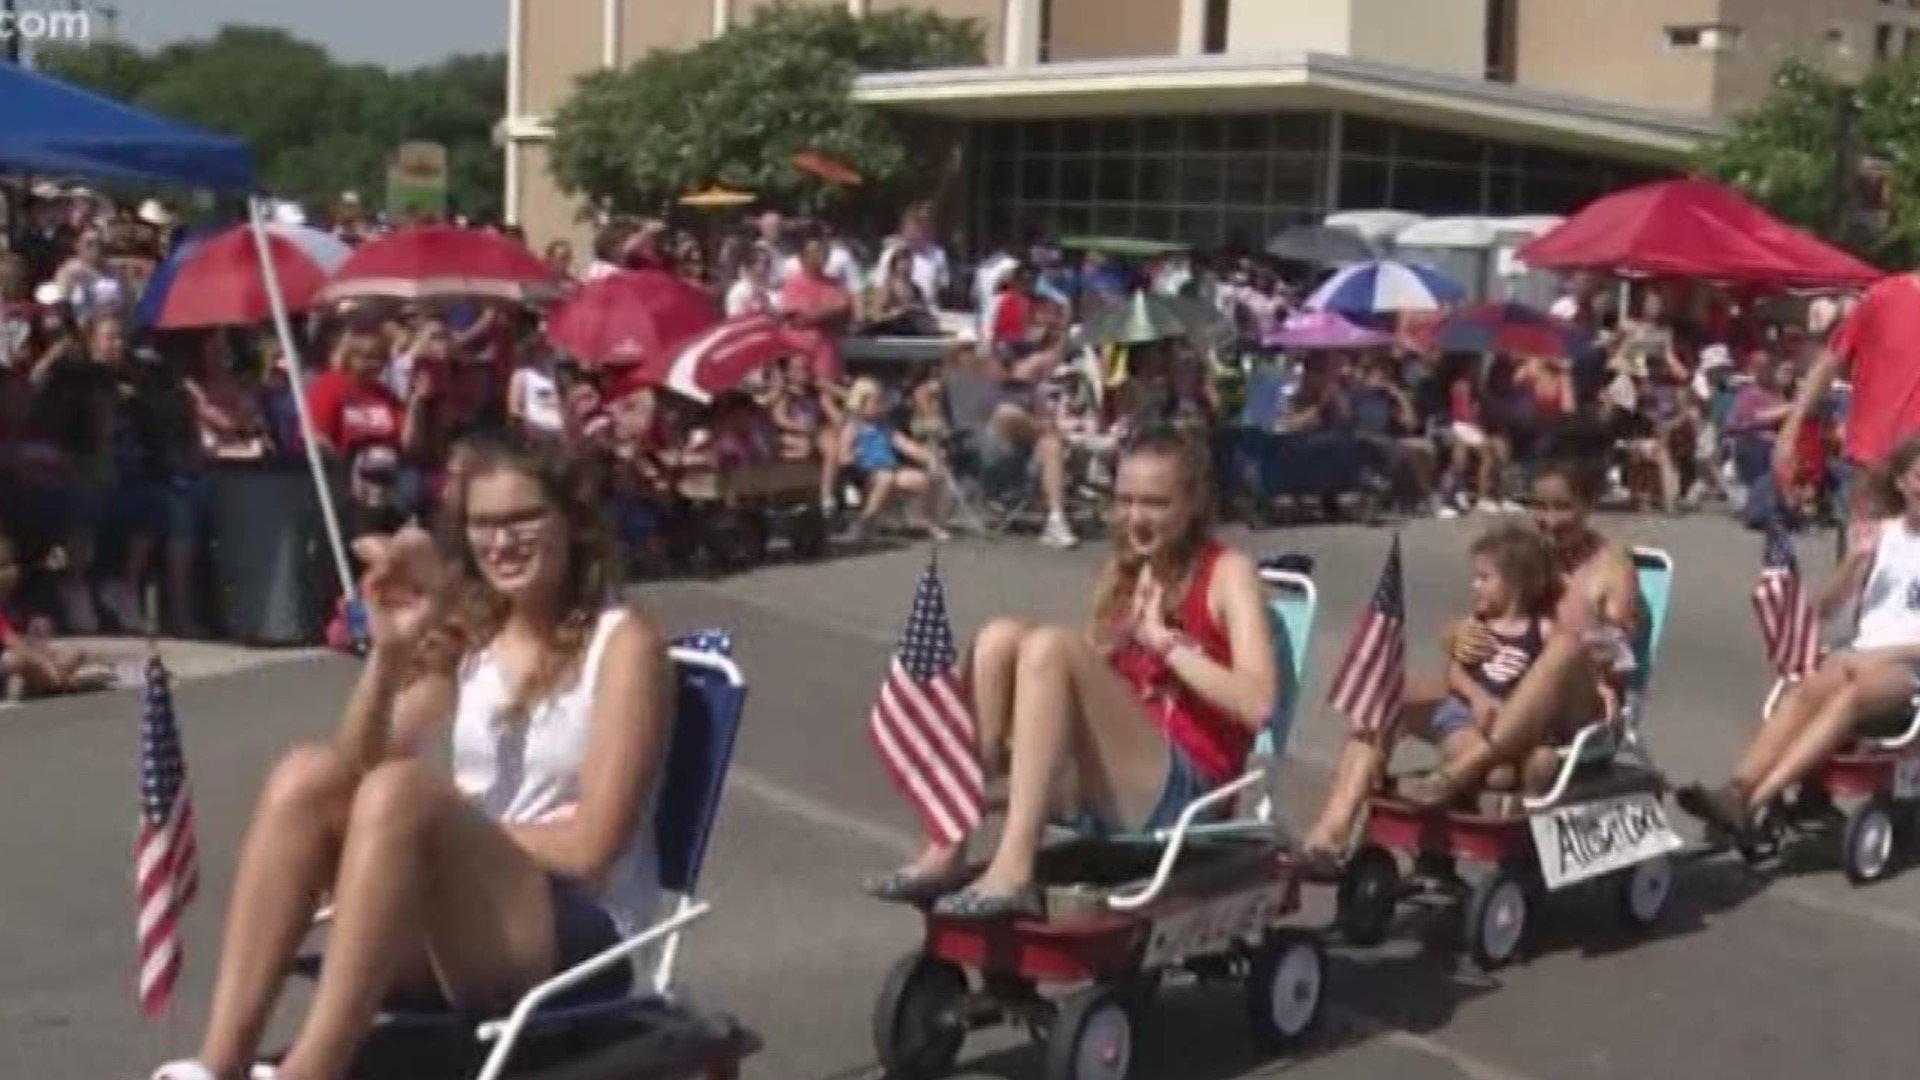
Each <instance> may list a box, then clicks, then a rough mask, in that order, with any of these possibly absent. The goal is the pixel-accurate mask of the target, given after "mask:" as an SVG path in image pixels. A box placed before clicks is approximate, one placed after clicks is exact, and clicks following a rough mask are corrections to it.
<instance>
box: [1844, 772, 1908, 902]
mask: <svg viewBox="0 0 1920 1080" xmlns="http://www.w3.org/2000/svg"><path fill="white" fill-rule="evenodd" d="M1895 822H1896V819H1895V814H1894V807H1893V800H1892V799H1889V798H1888V797H1887V796H1886V795H1884V794H1881V795H1875V796H1874V797H1873V798H1871V799H1868V800H1867V801H1866V802H1863V803H1861V804H1860V805H1859V806H1857V807H1855V808H1854V810H1853V813H1851V814H1848V815H1847V826H1846V829H1845V831H1844V832H1842V833H1841V834H1840V868H1841V869H1842V870H1844V871H1846V874H1847V880H1848V881H1851V882H1853V883H1854V884H1855V885H1870V884H1872V883H1874V882H1876V881H1879V880H1880V879H1881V878H1884V877H1886V876H1887V875H1888V874H1890V873H1892V872H1893V868H1894V865H1895V864H1896V863H1897V862H1898V861H1899V856H1900V840H1901V836H1900V830H1899V828H1898V827H1897V826H1896V823H1895Z"/></svg>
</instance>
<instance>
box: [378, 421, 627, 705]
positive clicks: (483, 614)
mask: <svg viewBox="0 0 1920 1080" xmlns="http://www.w3.org/2000/svg"><path fill="white" fill-rule="evenodd" d="M454 460H455V461H457V462H458V468H452V469H450V470H449V474H448V477H447V487H446V493H445V502H444V507H443V511H442V513H441V517H440V522H439V525H440V528H439V533H440V537H439V539H440V544H441V548H442V550H443V551H444V552H446V553H447V554H448V555H449V556H450V557H452V558H453V559H454V560H455V561H457V563H458V565H459V568H460V570H459V575H458V579H457V581H456V583H455V584H454V586H453V588H454V589H455V595H454V596H453V597H452V602H451V603H450V604H449V605H448V610H447V616H446V618H445V619H444V620H443V621H442V622H441V624H440V625H439V626H438V627H436V628H435V629H434V630H433V631H432V632H431V633H430V634H429V635H428V636H427V639H426V642H425V644H424V645H423V646H422V648H421V651H420V656H419V660H418V663H417V668H416V674H421V675H424V674H428V673H435V674H446V675H455V676H457V673H458V671H459V668H460V666H461V664H462V663H464V662H465V661H466V660H467V659H468V658H469V657H470V656H472V655H473V654H474V653H476V652H478V651H479V650H481V649H483V648H485V647H486V645H487V643H488V642H490V641H492V640H493V638H494V637H495V635H497V634H498V633H499V632H500V628H501V627H502V626H503V625H504V624H505V623H506V620H507V615H508V611H509V607H510V605H509V601H508V600H507V598H506V597H504V596H502V595H500V594H499V593H498V592H496V591H495V590H494V589H493V587H492V586H490V585H488V584H487V580H486V577H485V576H484V575H483V574H482V573H481V572H480V564H479V561H478V560H477V559H476V558H475V556H474V551H473V545H472V543H471V542H470V541H469V539H468V536H467V514H466V506H467V491H468V488H469V487H470V486H471V485H472V483H473V481H474V480H475V479H477V478H479V477H482V476H487V475H489V474H492V473H496V472H512V473H518V474H519V475H521V476H525V477H527V478H529V479H531V480H533V481H535V482H536V483H537V484H538V485H539V487H540V491H541V494H542V495H543V496H544V497H545V499H546V501H547V503H548V504H549V505H550V506H551V507H552V509H553V512H554V514H555V515H556V516H557V517H558V519H559V523H560V525H561V527H562V528H563V529H564V530H565V533H566V538H567V553H566V565H565V570H564V573H563V574H562V577H561V582H560V596H559V602H558V605H557V606H558V608H559V610H560V612H561V615H560V618H559V621H558V623H557V624H556V626H555V628H554V633H553V637H552V639H551V641H550V642H549V643H548V648H547V649H546V650H545V651H544V653H543V655H542V656H541V658H540V661H539V663H538V665H537V666H536V667H535V668H534V670H533V671H532V672H531V673H530V674H529V675H528V677H527V678H525V679H523V680H522V681H521V684H520V685H519V686H518V687H515V688H514V692H513V694H512V695H511V697H510V698H509V700H508V703H507V706H506V708H505V709H504V710H503V712H504V713H505V715H504V716H503V717H502V718H503V719H511V720H518V719H521V718H524V717H525V716H526V714H527V712H528V710H529V709H531V708H532V706H533V705H534V704H535V703H536V702H539V701H541V700H543V699H545V698H546V697H547V696H548V695H550V694H551V693H553V692H554V691H555V690H556V689H558V688H559V687H561V686H563V685H565V684H566V681H567V680H568V679H570V678H572V677H573V676H574V675H575V674H577V672H578V670H579V667H580V663H581V660H582V658H583V657H584V656H585V653H586V648H587V643H588V642H589V641H590V640H591V639H592V637H593V630H594V626H595V624H596V623H597V621H598V618H599V615H600V613H601V611H603V610H604V609H605V607H606V605H607V604H608V603H609V602H610V600H611V599H612V598H613V597H614V595H615V592H616V590H617V589H618V588H619V587H620V584H621V565H622V564H621V560H620V557H619V549H618V547H617V546H616V544H615V543H614V539H613V531H612V529H611V528H610V527H609V525H608V522H607V519H606V516H605V514H604V513H603V512H602V510H601V505H600V501H599V498H598V485H596V484H595V483H594V479H595V476H594V472H593V470H592V468H591V466H590V464H589V463H588V462H587V460H586V459H585V458H583V457H581V456H579V455H577V454H575V453H572V452H571V451H569V450H568V449H567V448H565V447H563V446H561V445H559V444H557V443H555V442H553V441H551V440H546V439H539V438H533V437H529V436H525V435H521V434H519V433H507V434H504V435H487V436H475V437H469V438H467V439H463V440H461V442H460V443H459V445H458V446H457V447H456V451H455V455H454Z"/></svg>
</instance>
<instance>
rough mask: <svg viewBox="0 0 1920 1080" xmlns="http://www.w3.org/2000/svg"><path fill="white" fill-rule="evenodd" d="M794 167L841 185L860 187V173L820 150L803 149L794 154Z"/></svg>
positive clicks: (830, 182)
mask: <svg viewBox="0 0 1920 1080" xmlns="http://www.w3.org/2000/svg"><path fill="white" fill-rule="evenodd" d="M793 167H794V168H796V169H799V170H800V171H801V172H804V173H811V174H813V175H814V176H817V177H819V178H820V179H822V180H825V181H826V182H827V183H829V184H838V185H840V186H841V187H859V186H860V174H859V173H857V172H854V171H853V167H852V166H850V165H847V164H846V163H844V162H841V161H839V160H837V159H834V158H830V157H828V156H827V155H825V154H823V153H821V152H820V151H818V150H802V151H800V152H799V153H797V154H795V155H793Z"/></svg>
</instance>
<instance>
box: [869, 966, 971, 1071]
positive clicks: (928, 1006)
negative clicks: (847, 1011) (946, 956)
mask: <svg viewBox="0 0 1920 1080" xmlns="http://www.w3.org/2000/svg"><path fill="white" fill-rule="evenodd" d="M966 997H967V975H966V973H965V972H963V971H961V970H960V969H959V968H958V967H955V966H954V965H953V964H950V963H948V962H947V961H945V960H940V959H936V958H934V957H931V956H928V955H926V954H925V953H919V952H915V953H909V954H907V955H906V956H903V957H901V958H900V959H899V961H897V962H896V963H895V964H894V965H893V969H892V970H891V971H889V972H887V981H886V982H885V983H884V984H882V985H881V988H880V998H879V1000H878V1001H876V1002H874V1008H873V1049H874V1053H875V1055H876V1056H878V1057H879V1059H880V1066H881V1068H882V1069H884V1070H885V1071H886V1075H887V1076H888V1077H891V1078H893V1080H933V1078H934V1077H939V1076H944V1075H946V1074H947V1073H949V1072H951V1071H952V1070H953V1063H954V1062H955V1061H956V1060H958V1059H959V1057H960V1047H961V1044H962V1043H964V1042H965V1041H966V1038H967V1029H966V1023H965V1020H964V1018H963V1017H962V1016H961V1015H960V1010H961V1006H962V1005H964V1004H965V1002H966Z"/></svg>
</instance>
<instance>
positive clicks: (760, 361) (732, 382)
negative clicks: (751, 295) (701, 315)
mask: <svg viewBox="0 0 1920 1080" xmlns="http://www.w3.org/2000/svg"><path fill="white" fill-rule="evenodd" d="M806 351H807V345H806V343H805V342H802V341H799V340H796V339H795V337H794V336H793V335H792V334H790V333H789V332H788V330H787V327H786V324H785V323H783V322H781V321H780V320H779V319H776V318H773V317H771V316H768V315H742V316H740V317H739V318H736V319H728V320H727V321H726V322H723V323H720V324H719V325H717V326H715V327H713V328H711V329H709V330H708V331H706V332H705V333H703V334H700V335H698V336H696V337H694V338H693V339H692V340H690V341H688V342H686V343H685V344H683V345H681V347H680V348H679V349H678V350H677V351H675V353H674V354H673V356H672V358H671V359H670V360H669V361H667V362H666V363H662V364H649V365H648V366H647V370H646V371H645V372H644V374H643V375H642V376H641V377H644V378H650V379H651V380H652V381H653V382H654V383H656V384H657V385H660V386H665V387H666V388H667V389H669V390H672V391H674V392H676V393H679V394H684V395H686V396H687V397H689V398H692V399H693V400H695V401H697V402H700V403H701V404H703V405H704V404H706V403H707V402H710V401H712V400H713V399H714V398H715V397H718V396H719V395H721V394H724V393H726V392H727V391H729V390H732V389H735V388H737V387H738V386H739V385H740V384H741V383H743V382H745V381H746V380H747V376H749V375H752V374H753V373H754V372H756V371H758V370H760V369H761V368H763V367H765V366H767V365H768V364H771V363H773V362H774V361H776V360H785V359H786V358H788V357H790V356H795V355H798V354H801V353H804V352H806Z"/></svg>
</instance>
